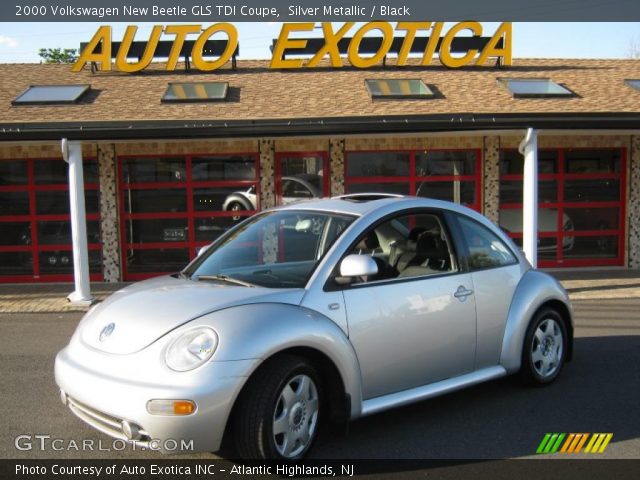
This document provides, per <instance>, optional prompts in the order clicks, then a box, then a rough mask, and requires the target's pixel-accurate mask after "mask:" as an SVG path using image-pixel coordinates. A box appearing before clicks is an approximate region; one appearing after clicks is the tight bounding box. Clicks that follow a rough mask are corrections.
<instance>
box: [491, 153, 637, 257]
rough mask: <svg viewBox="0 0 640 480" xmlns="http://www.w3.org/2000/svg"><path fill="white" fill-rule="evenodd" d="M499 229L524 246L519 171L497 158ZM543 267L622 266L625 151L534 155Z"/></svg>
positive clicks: (513, 160)
mask: <svg viewBox="0 0 640 480" xmlns="http://www.w3.org/2000/svg"><path fill="white" fill-rule="evenodd" d="M500 157H501V158H500V204H501V207H500V225H501V227H502V228H504V229H505V230H507V231H509V233H510V235H511V237H513V238H514V240H515V241H516V243H518V244H521V243H522V167H523V158H522V156H521V155H520V154H519V153H518V152H517V151H516V150H504V151H502V152H501V154H500ZM538 157H539V158H538V175H539V193H538V205H539V208H538V228H539V232H538V263H539V265H540V266H541V267H557V266H597V265H623V264H624V231H625V168H626V162H625V160H626V151H625V150H624V149H620V148H618V149H544V150H541V151H540V152H539V155H538Z"/></svg>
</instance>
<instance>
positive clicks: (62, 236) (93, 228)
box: [38, 221, 100, 245]
mask: <svg viewBox="0 0 640 480" xmlns="http://www.w3.org/2000/svg"><path fill="white" fill-rule="evenodd" d="M87 241H88V242H89V244H92V243H93V244H99V243H100V222H98V221H88V222H87ZM38 243H39V244H40V245H70V244H71V243H72V239H71V222H70V221H63V222H59V221H51V222H42V221H41V222H38Z"/></svg>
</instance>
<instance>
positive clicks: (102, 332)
mask: <svg viewBox="0 0 640 480" xmlns="http://www.w3.org/2000/svg"><path fill="white" fill-rule="evenodd" d="M115 328H116V324H115V323H113V322H112V323H110V324H109V325H107V326H105V327H104V328H103V329H102V330H100V337H99V338H100V341H101V342H104V341H105V339H106V338H107V337H108V336H109V335H111V334H112V333H113V331H114V330H115Z"/></svg>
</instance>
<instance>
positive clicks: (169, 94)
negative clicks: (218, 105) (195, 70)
mask: <svg viewBox="0 0 640 480" xmlns="http://www.w3.org/2000/svg"><path fill="white" fill-rule="evenodd" d="M228 89H229V84H228V83H227V82H193V83H191V82H189V83H187V82H179V83H170V84H169V85H168V86H167V90H166V91H165V92H164V95H163V96H162V101H163V102H206V101H211V100H224V99H225V98H226V97H227V91H228Z"/></svg>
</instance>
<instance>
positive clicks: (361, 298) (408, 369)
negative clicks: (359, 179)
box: [343, 211, 476, 399]
mask: <svg viewBox="0 0 640 480" xmlns="http://www.w3.org/2000/svg"><path fill="white" fill-rule="evenodd" d="M394 232H395V233H394ZM415 232H418V233H417V234H415V235H414V233H415ZM373 235H376V236H377V237H378V240H379V244H380V245H381V248H380V249H379V250H378V252H377V253H370V252H367V253H363V254H371V255H375V257H376V258H377V260H376V263H378V264H379V271H382V272H384V274H383V275H382V277H381V276H377V277H374V278H372V279H366V281H361V282H360V283H355V284H352V285H349V286H348V287H346V288H345V289H344V290H343V295H344V302H345V307H346V313H347V321H348V325H349V338H350V340H351V342H352V344H353V346H354V348H355V351H356V353H357V356H358V359H359V361H360V369H361V372H362V389H363V398H364V399H369V398H374V397H378V396H381V395H385V394H389V393H393V392H399V391H402V390H406V389H410V388H413V387H417V386H421V385H426V384H429V383H432V382H437V381H439V380H444V379H446V378H450V377H454V376H457V375H461V374H464V373H469V372H471V371H472V369H473V365H474V357H475V341H476V311H475V298H474V295H473V290H472V288H471V277H470V275H469V274H468V273H466V272H463V271H461V269H460V267H459V261H458V256H457V255H456V252H455V250H454V248H453V244H452V242H451V236H450V235H449V232H448V229H447V228H446V224H445V221H444V218H443V217H441V216H440V215H439V214H437V213H434V212H432V211H429V212H415V213H414V212H412V213H410V214H404V215H398V216H396V217H394V218H391V219H389V220H387V221H385V222H383V223H381V224H380V225H378V226H376V227H374V228H373ZM394 235H395V236H396V237H397V238H391V237H393V236H394ZM371 236H372V231H369V232H366V233H365V234H364V235H363V236H362V238H363V239H364V238H370V237H371ZM411 236H413V237H414V238H417V241H416V242H415V246H416V250H415V254H414V253H413V252H412V245H411V244H412V242H411V241H409V238H410V237H411ZM358 243H362V242H358ZM436 244H438V245H436ZM357 248H358V246H357V245H355V246H354V247H353V248H352V251H350V252H347V253H353V252H357V251H360V250H358V249H357ZM391 248H393V249H395V250H399V252H398V251H396V252H395V253H394V255H391V252H390V251H388V250H390V249H391ZM380 250H381V251H380ZM412 256H413V258H409V259H408V260H407V257H412ZM400 257H405V261H404V262H402V266H401V267H398V266H397V265H393V264H391V265H381V263H383V262H386V261H387V259H389V258H400Z"/></svg>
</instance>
